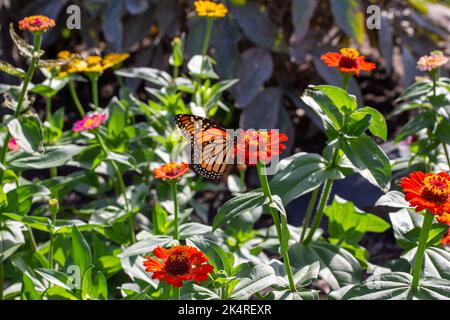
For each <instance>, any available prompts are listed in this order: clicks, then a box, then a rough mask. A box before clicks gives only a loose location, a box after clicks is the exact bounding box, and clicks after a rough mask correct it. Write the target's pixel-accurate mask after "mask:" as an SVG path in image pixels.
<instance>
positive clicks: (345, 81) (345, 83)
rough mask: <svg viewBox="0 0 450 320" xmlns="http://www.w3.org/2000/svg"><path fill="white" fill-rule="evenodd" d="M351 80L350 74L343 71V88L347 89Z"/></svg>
mask: <svg viewBox="0 0 450 320" xmlns="http://www.w3.org/2000/svg"><path fill="white" fill-rule="evenodd" d="M349 82H350V74H348V73H342V89H344V90H345V91H347V90H348V84H349Z"/></svg>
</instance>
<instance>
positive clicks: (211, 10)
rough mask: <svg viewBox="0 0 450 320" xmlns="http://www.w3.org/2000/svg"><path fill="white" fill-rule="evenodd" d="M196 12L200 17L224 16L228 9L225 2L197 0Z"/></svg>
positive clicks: (195, 3)
mask: <svg viewBox="0 0 450 320" xmlns="http://www.w3.org/2000/svg"><path fill="white" fill-rule="evenodd" d="M194 5H195V12H197V15H198V16H200V17H209V18H223V17H225V16H226V15H227V13H228V9H227V7H225V5H224V4H223V3H215V2H213V1H209V0H197V1H195V2H194Z"/></svg>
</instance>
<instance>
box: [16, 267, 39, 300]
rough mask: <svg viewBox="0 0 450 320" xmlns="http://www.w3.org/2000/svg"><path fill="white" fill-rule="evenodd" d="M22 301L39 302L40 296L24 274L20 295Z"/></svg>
mask: <svg viewBox="0 0 450 320" xmlns="http://www.w3.org/2000/svg"><path fill="white" fill-rule="evenodd" d="M20 297H21V299H22V300H40V295H39V294H38V293H37V291H36V289H35V288H34V283H33V281H32V280H31V279H30V277H28V276H27V275H26V274H25V273H23V275H22V290H21V293H20Z"/></svg>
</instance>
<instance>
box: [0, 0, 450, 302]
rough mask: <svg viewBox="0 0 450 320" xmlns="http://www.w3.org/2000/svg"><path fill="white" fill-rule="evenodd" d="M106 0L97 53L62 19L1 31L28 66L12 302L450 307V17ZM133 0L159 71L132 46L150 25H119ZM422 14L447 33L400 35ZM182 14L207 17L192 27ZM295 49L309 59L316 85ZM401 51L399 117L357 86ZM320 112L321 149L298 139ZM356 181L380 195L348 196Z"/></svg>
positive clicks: (17, 94) (16, 149) (9, 113)
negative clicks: (283, 17) (276, 12)
mask: <svg viewBox="0 0 450 320" xmlns="http://www.w3.org/2000/svg"><path fill="white" fill-rule="evenodd" d="M44 2H45V1H44ZM49 2H52V1H49ZM62 2H63V3H64V1H62ZM98 2H99V3H103V2H105V3H103V6H104V10H105V11H104V12H102V13H99V11H96V10H97V9H95V8H94V7H95V5H94V4H92V3H91V2H90V1H80V6H82V9H83V10H82V13H83V14H88V13H89V12H90V11H89V10H92V12H96V13H95V14H97V15H98V16H100V15H102V14H104V15H105V16H104V17H103V19H104V20H103V21H104V22H103V29H105V28H111V30H112V31H111V33H110V34H108V33H105V35H104V39H103V40H100V39H94V38H92V37H91V38H90V40H86V39H85V38H84V37H85V36H86V37H87V36H88V35H89V34H90V33H89V32H86V33H84V34H83V38H82V40H79V39H78V40H79V41H81V42H83V43H84V42H85V43H86V44H87V46H88V48H86V47H85V48H84V49H79V48H78V47H77V46H68V45H66V46H65V47H62V46H60V45H55V46H53V47H52V46H48V47H47V46H46V43H48V42H49V41H54V40H52V37H51V35H52V36H53V37H54V36H55V34H56V35H63V36H65V37H66V38H70V32H71V31H69V29H67V27H65V22H64V21H63V20H61V19H57V17H58V15H59V14H60V13H59V12H57V13H55V12H53V14H52V15H50V14H48V15H49V16H52V18H50V17H48V16H46V15H43V14H44V13H45V12H42V11H40V10H39V7H36V8H35V7H33V8H32V9H33V10H34V11H33V12H32V13H31V14H29V15H26V16H25V15H24V16H23V17H20V19H18V20H17V21H14V22H11V23H10V24H8V25H7V26H5V25H4V24H2V29H1V31H2V37H3V36H5V37H8V40H4V39H2V47H1V49H2V51H5V50H6V48H4V47H3V46H4V43H5V42H3V41H11V43H12V44H13V46H14V48H13V49H12V50H14V52H15V53H17V56H18V57H20V58H17V57H16V58H17V59H12V60H10V61H6V59H5V61H0V72H1V73H2V76H5V77H4V78H0V79H7V80H8V81H6V80H5V83H2V84H0V93H1V94H2V96H3V98H2V101H1V103H2V109H3V112H2V120H1V126H0V300H20V299H22V300H54V299H58V300H60V299H62V300H119V299H123V300H169V299H170V300H248V299H252V300H264V301H267V300H348V299H351V300H360V299H362V300H383V299H404V300H406V299H408V300H410V299H414V300H449V299H450V251H449V249H450V247H449V244H450V231H449V226H450V175H449V171H450V155H449V154H450V150H449V149H448V148H449V145H450V79H449V78H447V77H445V75H446V74H447V67H448V66H449V64H450V59H449V58H448V57H447V56H448V55H449V53H448V52H446V51H445V46H443V47H442V48H441V50H439V48H440V46H442V45H441V43H440V41H441V40H444V39H447V40H448V38H449V36H450V30H448V29H447V31H443V29H442V28H441V26H437V25H436V26H434V25H433V26H431V24H430V22H429V20H427V18H426V17H427V14H426V12H427V10H431V9H427V4H425V3H424V4H419V2H420V1H405V3H403V1H398V3H397V4H385V3H384V2H385V1H383V4H382V5H381V9H382V11H383V14H382V16H381V22H382V24H381V30H379V31H378V33H377V32H374V33H370V32H369V31H368V32H367V34H366V33H365V32H364V30H365V23H364V16H363V12H361V11H360V9H358V8H360V7H361V6H363V5H365V4H366V3H365V2H364V1H350V0H349V1H347V0H345V1H336V0H329V1H328V0H326V1H319V0H317V1H314V0H304V1H303V0H297V1H296V0H292V1H274V2H280V6H281V7H283V6H284V5H286V3H288V5H289V10H290V11H289V12H291V16H292V24H291V25H289V26H288V27H286V28H284V29H283V28H277V27H276V26H275V25H274V22H273V20H272V18H273V17H272V18H271V16H270V15H268V14H267V7H266V6H265V5H267V3H269V4H268V5H267V6H268V7H269V8H270V6H271V5H273V3H272V1H262V2H261V3H264V4H261V3H260V2H258V1H250V0H248V1H237V0H233V1H231V0H230V1H223V2H218V1H209V0H196V1H160V2H159V1H148V2H147V1H125V0H123V1H117V3H119V2H120V3H121V5H120V7H115V6H114V5H113V4H110V3H106V1H103V2H102V1H98ZM113 2H114V1H111V3H113ZM163 2H164V5H163V4H161V3H163ZM386 2H387V1H386ZM425 2H426V1H425ZM149 3H150V4H149ZM399 3H400V4H399ZM426 3H427V2H426ZM65 5H68V3H65ZM97 5H99V4H97ZM436 5H438V6H442V8H446V10H447V13H448V12H450V9H449V8H448V7H447V6H446V3H443V4H436V3H433V2H430V6H431V8H434V10H436V8H435V7H433V6H436ZM160 6H161V7H160ZM61 8H62V7H61ZM61 8H59V7H57V9H58V10H62V9H61ZM323 8H330V10H331V12H332V15H333V17H334V20H335V22H336V27H335V28H334V33H333V32H331V35H328V36H329V37H330V38H328V37H327V36H326V35H324V34H322V32H323V30H324V29H326V28H325V27H326V24H327V22H324V21H322V20H321V19H320V17H317V16H316V15H317V10H319V11H320V10H322V9H323ZM0 10H6V9H3V8H1V4H0ZM55 10H56V9H55ZM126 10H128V11H129V12H128V14H131V15H132V16H133V15H136V16H137V17H138V18H136V21H137V20H138V19H140V20H139V23H144V22H146V21H147V20H149V22H150V23H151V25H149V26H147V28H146V32H147V33H148V35H146V36H148V39H147V40H148V41H153V42H156V43H157V44H156V45H155V46H154V48H155V52H159V53H152V55H153V56H160V57H163V58H161V61H162V62H161V63H157V64H155V65H152V66H151V67H149V66H148V65H150V63H149V62H148V61H147V62H142V63H140V61H143V60H142V59H143V57H144V55H145V54H143V53H142V52H137V53H134V52H133V50H131V49H130V50H125V49H127V48H131V47H132V46H133V45H134V44H135V43H131V42H130V41H132V40H127V37H126V36H125V37H123V35H124V34H126V32H130V35H129V36H130V38H133V37H135V36H136V34H138V35H139V34H140V32H142V31H141V28H140V25H139V24H138V22H136V21H134V22H133V21H131V22H129V23H130V26H128V27H125V29H124V30H125V31H124V30H122V29H123V28H124V26H123V25H122V24H121V22H120V23H119V22H118V21H122V20H121V16H122V14H123V15H125V11H126ZM152 10H159V11H157V12H158V13H159V15H165V17H166V20H165V22H164V23H163V22H162V21H163V20H164V19H160V18H158V19H156V18H153V17H152V18H151V19H147V20H146V17H147V16H146V15H148V12H149V11H152ZM280 10H282V9H280ZM404 10H406V11H408V12H409V15H408V17H409V18H411V17H412V18H411V19H413V20H414V21H415V22H416V23H417V24H420V23H422V24H421V25H420V26H421V27H422V28H424V29H425V30H427V29H428V30H432V32H433V33H432V34H431V33H429V34H427V33H426V32H423V33H421V32H417V34H414V35H413V34H411V33H410V32H409V33H408V32H407V31H405V30H403V29H400V27H399V26H401V25H403V24H402V23H401V22H400V20H402V19H406V18H405V17H406V14H405V11H404ZM92 12H91V16H93V15H94V14H93V13H92ZM173 12H176V13H177V15H178V18H179V19H184V20H186V19H187V20H188V22H187V24H188V25H189V28H187V29H186V30H183V29H182V28H179V30H177V31H176V32H174V31H173V30H172V29H171V26H170V22H172V23H173V24H174V25H176V24H177V23H178V22H176V21H178V20H177V19H174V18H173V17H172V14H173ZM352 12H353V14H352ZM411 12H412V14H411ZM315 13H316V14H315ZM403 14H404V15H403ZM141 15H142V17H141ZM342 15H344V16H342ZM181 16H183V17H182V18H181ZM449 16H450V14H449V15H448V17H449ZM114 17H115V18H114ZM448 17H447V18H448ZM117 19H118V20H117ZM352 19H353V20H352ZM60 20H61V24H62V25H61V24H60ZM131 20H133V19H131ZM141 20H142V21H141ZM83 21H84V20H82V22H83ZM404 21H406V20H404ZM447 21H448V20H447ZM168 22H169V23H168ZM83 23H84V22H83ZM127 23H128V22H127ZM132 23H136V24H135V25H132ZM105 25H106V27H105ZM133 26H134V27H133ZM90 27H91V26H90ZM81 28H83V25H82V26H81ZM383 28H384V29H383ZM413 29H414V28H413ZM55 30H62V31H61V32H58V33H56V32H54V31H55ZM127 30H128V31H127ZM414 30H416V29H414ZM52 32H53V33H52ZM288 32H290V33H291V37H290V39H286V34H287V33H288ZM162 34H164V37H165V38H166V41H165V42H163V41H162V40H161V39H162V37H163V36H162ZM374 35H375V37H374ZM314 36H315V38H314ZM389 36H390V37H391V38H392V39H389ZM428 36H429V38H427V37H428ZM244 37H245V39H244V40H242V38H244ZM415 37H417V39H418V40H417V45H418V46H421V47H422V51H417V50H416V51H414V50H415V49H414V47H413V46H410V44H411V43H412V42H414V41H415V39H416V38H415ZM119 38H120V39H121V41H122V42H117V40H118V39H119ZM331 38H333V39H331ZM223 39H225V40H223ZM326 39H328V40H326ZM394 39H397V40H398V39H402V41H394ZM437 39H439V40H437ZM314 40H316V41H317V43H319V42H326V41H329V42H328V43H327V44H326V45H324V46H321V47H319V46H317V47H314ZM95 41H97V42H95ZM127 41H128V42H127ZM142 41H143V42H145V39H144V40H142ZM432 41H435V42H434V44H433V48H434V47H436V50H430V48H431V46H427V45H426V44H428V43H430V42H432ZM123 42H126V43H128V44H124V43H123ZM66 43H67V42H66ZM105 43H107V44H108V45H107V46H106V45H105ZM238 43H239V45H238ZM374 43H377V45H379V46H380V50H379V51H380V52H381V56H382V58H383V59H378V58H374V57H377V56H376V54H374V53H373V50H374V49H373V47H372V46H371V45H373V44H374ZM127 46H128V47H127ZM375 46H376V45H375ZM90 47H92V48H90ZM162 47H164V48H165V50H166V51H167V52H168V54H164V51H163V49H161V48H162ZM193 48H195V49H193ZM157 50H160V51H157ZM399 50H403V51H402V54H398V51H399ZM128 51H129V52H128ZM240 51H243V54H242V55H240ZM423 51H426V52H423ZM418 52H419V53H420V56H417V57H416V54H417V53H418ZM365 53H367V54H365ZM395 53H397V54H396V55H395ZM147 54H150V53H148V52H147ZM393 55H395V57H396V58H393ZM400 60H401V61H400ZM17 61H20V65H19V64H16V62H17ZM144 61H145V60H144ZM238 62H239V63H238ZM288 63H289V64H297V66H298V68H301V66H302V65H309V67H308V68H309V69H305V70H306V71H305V76H304V78H305V79H306V81H307V82H308V83H306V84H305V87H302V86H300V85H299V86H298V87H296V86H295V81H292V80H285V79H284V78H285V77H286V75H283V70H284V69H283V68H287V64H288ZM396 63H398V64H401V65H402V66H403V67H404V69H402V72H401V73H402V74H403V78H402V79H403V80H404V82H403V84H402V86H401V89H398V88H397V89H396V90H398V95H397V96H389V94H386V95H387V96H388V98H389V99H390V100H391V102H390V103H391V104H392V105H393V108H392V109H391V110H388V112H386V108H385V106H383V107H379V106H377V104H376V101H377V98H376V97H373V96H372V97H371V98H370V99H366V97H365V96H364V95H363V90H362V89H361V87H360V86H359V85H358V84H359V83H362V82H363V80H362V79H364V81H366V83H367V81H368V82H369V83H370V81H371V79H372V77H375V75H377V77H379V75H380V72H381V71H380V70H382V71H383V72H384V74H387V76H386V77H389V75H392V77H393V78H394V77H395V75H394V71H393V70H394V69H396V68H397V69H398V68H399V67H398V65H396ZM311 65H314V66H315V67H316V68H317V74H316V73H315V71H312V70H311V69H310V67H311ZM305 68H306V67H305ZM275 69H277V71H273V70H275ZM280 70H281V71H280ZM274 72H276V73H277V74H276V75H274V76H272V73H274ZM6 75H7V76H6ZM286 81H287V82H286ZM309 81H310V82H309ZM374 81H375V80H374ZM377 81H379V78H378V80H377ZM383 81H385V82H386V83H388V80H386V79H384V80H383ZM386 86H388V84H386ZM386 90H389V89H388V88H387V87H386ZM381 95H383V93H380V96H381ZM381 98H382V97H381ZM368 101H370V104H369V103H367V102H368ZM383 101H385V100H383ZM283 104H287V105H289V106H290V109H289V108H287V109H285V108H283ZM367 104H369V105H367ZM258 108H260V109H258ZM292 110H294V111H292ZM299 115H300V116H301V117H305V118H308V119H310V120H309V122H308V125H305V126H304V127H302V126H301V125H300V126H299V129H298V130H296V128H295V126H294V124H295V121H293V120H292V119H293V118H296V117H297V116H299ZM402 117H403V118H402ZM394 118H395V119H399V118H401V119H404V121H403V123H401V125H399V126H398V127H396V128H390V127H389V124H391V123H394V122H393V121H392V119H394ZM297 124H298V122H297ZM396 124H398V123H396ZM313 125H316V126H317V127H318V128H320V130H321V131H320V134H319V135H320V137H321V139H322V143H314V141H313V142H312V143H311V144H314V146H313V147H311V148H310V149H313V150H315V151H314V152H309V151H307V150H308V148H301V147H300V148H299V147H298V143H297V139H303V138H299V136H300V137H307V136H308V130H310V129H309V128H311V126H313ZM239 128H240V130H234V131H232V130H231V129H239ZM312 139H313V140H314V137H313V138H312ZM388 143H389V144H390V146H391V147H393V148H395V150H396V151H397V152H390V151H389V150H388V149H387V148H386V145H387V144H388ZM399 150H400V151H399ZM356 179H358V180H356ZM355 181H360V182H358V183H360V186H361V188H368V190H376V192H377V194H379V195H380V196H379V197H378V196H377V198H378V199H375V200H374V201H373V203H371V204H370V205H369V206H364V208H358V205H357V204H356V203H355V201H354V199H346V198H344V197H343V196H342V194H341V193H339V192H340V191H341V189H345V188H346V187H347V186H348V187H351V185H352V184H354V183H356V182H355ZM369 188H370V189H369ZM367 192H368V193H370V192H372V191H367ZM374 193H375V192H374ZM300 201H304V203H306V205H305V207H304V209H303V207H301V206H299V205H298V204H299V203H300ZM287 208H293V209H290V210H288V209H287ZM366 211H368V212H366ZM294 221H295V222H294ZM298 222H300V223H298ZM386 237H390V242H389V243H390V247H389V248H391V247H392V246H393V247H394V249H392V250H393V254H392V255H391V256H390V257H389V258H387V259H384V260H381V261H380V260H379V259H378V260H374V259H372V256H371V254H372V249H373V248H372V245H371V246H370V247H369V246H367V247H366V245H367V244H368V243H369V241H368V239H371V241H375V242H376V245H377V246H378V247H381V248H384V246H387V242H388V240H386ZM381 250H384V249H381ZM389 250H391V249H389Z"/></svg>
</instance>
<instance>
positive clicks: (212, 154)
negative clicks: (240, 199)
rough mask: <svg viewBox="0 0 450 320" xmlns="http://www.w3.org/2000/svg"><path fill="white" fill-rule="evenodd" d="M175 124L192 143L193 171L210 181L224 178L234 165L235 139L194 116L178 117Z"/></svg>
mask: <svg viewBox="0 0 450 320" xmlns="http://www.w3.org/2000/svg"><path fill="white" fill-rule="evenodd" d="M175 123H176V125H177V126H178V128H180V130H181V133H182V134H183V136H185V137H186V139H188V140H189V141H190V143H191V167H192V170H193V171H194V172H196V173H198V174H200V175H202V176H203V177H205V178H206V179H209V180H215V179H219V178H222V177H223V174H224V172H225V170H226V168H227V166H228V164H229V163H232V159H233V155H234V146H235V139H234V137H232V136H231V135H230V134H229V133H227V131H226V130H225V129H223V128H221V127H220V126H219V125H217V124H215V123H214V122H213V121H211V120H208V119H206V118H202V117H198V116H194V115H192V114H179V115H177V116H176V117H175Z"/></svg>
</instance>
